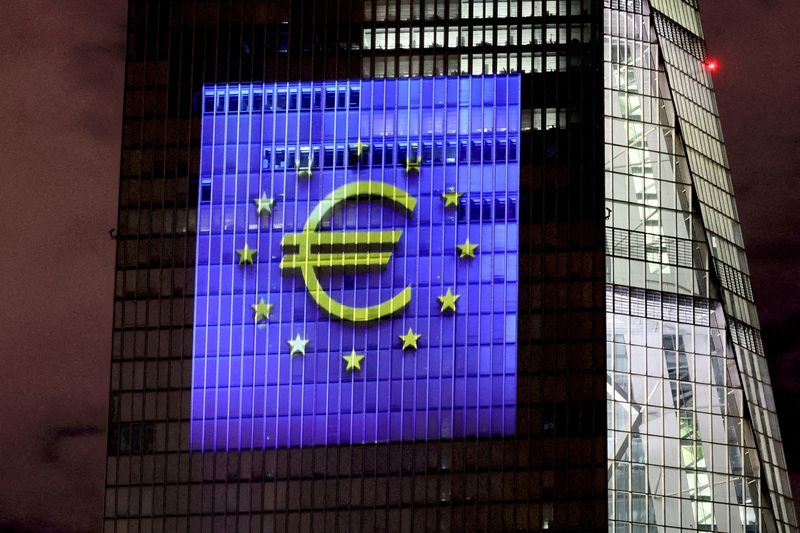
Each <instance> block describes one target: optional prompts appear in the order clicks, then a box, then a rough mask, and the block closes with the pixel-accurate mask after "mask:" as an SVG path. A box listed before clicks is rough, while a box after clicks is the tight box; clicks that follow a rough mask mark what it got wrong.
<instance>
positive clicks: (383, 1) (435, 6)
mask: <svg viewBox="0 0 800 533" xmlns="http://www.w3.org/2000/svg"><path fill="white" fill-rule="evenodd" d="M373 10H374V16H373ZM591 12H592V0H439V1H436V2H432V1H430V0H428V1H425V2H423V1H422V0H403V1H401V2H397V1H395V0H365V2H364V19H365V20H373V19H374V20H377V21H384V20H444V19H445V18H450V19H456V18H458V17H460V18H461V19H467V18H474V19H482V18H508V17H520V16H521V17H542V16H578V15H589V14H591Z"/></svg>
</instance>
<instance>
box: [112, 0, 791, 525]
mask: <svg viewBox="0 0 800 533" xmlns="http://www.w3.org/2000/svg"><path fill="white" fill-rule="evenodd" d="M697 7H698V6H697V3H696V1H695V0H651V2H650V3H648V2H647V1H646V0H493V1H485V2H484V1H479V0H364V1H358V2H356V1H353V0H342V1H339V2H334V3H331V2H324V1H322V0H292V1H288V0H287V1H282V0H281V1H277V0H213V1H212V0H176V1H173V2H159V1H157V0H130V2H129V15H128V26H127V28H128V47H127V67H126V80H125V105H124V131H123V146H122V161H121V186H120V212H119V223H118V232H117V234H118V240H117V243H118V249H117V279H116V289H115V313H114V317H115V318H114V332H113V348H112V350H113V351H112V365H111V386H110V413H109V439H108V465H107V477H106V498H105V510H104V516H105V524H104V525H105V529H106V530H107V531H113V532H122V531H125V532H127V531H153V530H157V531H164V530H166V531H224V530H228V531H292V532H294V531H321V530H326V531H408V532H410V531H416V530H424V531H509V530H514V531H531V530H541V529H550V530H557V531H635V532H637V531H647V532H648V533H649V532H651V531H664V532H668V531H669V532H671V531H680V530H685V531H689V530H691V531H696V530H708V531H743V532H750V531H794V530H796V518H795V516H794V514H793V510H792V507H791V500H790V498H791V495H790V493H789V486H788V481H787V477H786V471H785V460H784V457H783V450H782V446H781V441H780V433H779V430H778V425H777V419H776V417H775V407H774V401H773V400H772V395H771V388H770V384H769V375H768V372H767V370H766V362H765V359H764V353H763V347H762V345H761V342H760V337H759V334H758V320H757V316H756V314H755V308H754V306H753V297H752V292H751V290H750V285H749V278H748V274H747V272H748V271H747V264H746V259H745V256H744V249H743V246H742V240H741V232H740V230H739V225H738V220H737V215H736V208H735V203H734V201H733V196H732V189H731V186H730V176H729V172H728V169H727V161H726V158H725V152H724V146H723V145H722V142H721V138H722V137H721V133H720V129H719V121H718V118H717V113H716V107H715V103H714V96H713V90H712V87H711V81H710V79H709V77H708V75H707V73H706V72H705V68H704V63H703V62H704V60H705V47H704V44H703V41H702V30H701V26H700V21H699V17H698V15H697ZM334 205H335V207H334ZM312 235H313V236H312ZM475 245H477V247H474V246H475ZM473 255H474V257H472V256H473ZM456 297H457V298H456ZM418 335H420V336H419V337H418ZM401 336H402V337H401Z"/></svg>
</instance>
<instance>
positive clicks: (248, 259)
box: [236, 243, 258, 266]
mask: <svg viewBox="0 0 800 533" xmlns="http://www.w3.org/2000/svg"><path fill="white" fill-rule="evenodd" d="M236 253H237V254H239V265H240V266H241V265H252V264H253V259H254V258H255V257H256V254H257V253H258V250H257V249H256V248H250V247H249V246H247V243H244V248H242V249H241V250H236Z"/></svg>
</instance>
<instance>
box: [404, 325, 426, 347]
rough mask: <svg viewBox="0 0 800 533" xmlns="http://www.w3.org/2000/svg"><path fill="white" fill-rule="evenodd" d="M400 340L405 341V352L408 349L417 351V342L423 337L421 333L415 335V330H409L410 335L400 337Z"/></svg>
mask: <svg viewBox="0 0 800 533" xmlns="http://www.w3.org/2000/svg"><path fill="white" fill-rule="evenodd" d="M399 337H400V340H401V341H403V350H405V349H406V348H414V349H415V350H416V349H417V341H418V340H419V339H420V338H421V337H422V335H420V334H419V333H414V330H413V329H411V328H408V333H406V334H405V335H399Z"/></svg>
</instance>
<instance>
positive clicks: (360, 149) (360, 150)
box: [355, 139, 369, 158]
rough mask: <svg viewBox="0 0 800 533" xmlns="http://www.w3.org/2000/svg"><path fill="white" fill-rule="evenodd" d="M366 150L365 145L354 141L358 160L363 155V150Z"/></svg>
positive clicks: (366, 145)
mask: <svg viewBox="0 0 800 533" xmlns="http://www.w3.org/2000/svg"><path fill="white" fill-rule="evenodd" d="M367 148H369V145H368V144H367V143H362V142H361V139H359V140H358V141H356V146H355V149H356V157H358V158H360V157H361V156H362V155H364V150H366V149H367Z"/></svg>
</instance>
